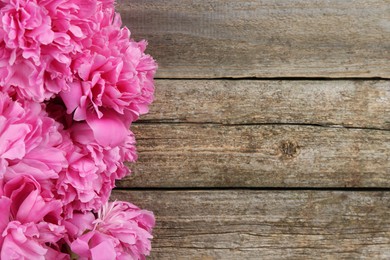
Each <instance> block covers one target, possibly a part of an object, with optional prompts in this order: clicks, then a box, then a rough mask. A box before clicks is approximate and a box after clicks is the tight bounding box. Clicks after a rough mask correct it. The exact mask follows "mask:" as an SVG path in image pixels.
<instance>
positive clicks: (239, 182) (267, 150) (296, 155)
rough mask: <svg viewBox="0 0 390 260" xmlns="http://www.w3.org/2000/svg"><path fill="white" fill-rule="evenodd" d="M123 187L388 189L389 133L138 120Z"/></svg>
mask: <svg viewBox="0 0 390 260" xmlns="http://www.w3.org/2000/svg"><path fill="white" fill-rule="evenodd" d="M133 130H134V132H135V134H136V136H137V139H138V144H137V146H138V151H139V160H138V163H136V164H135V165H133V166H132V168H133V171H134V172H135V173H134V174H133V175H132V176H130V178H126V179H125V180H123V181H121V182H119V183H118V186H120V187H389V186H390V178H389V169H390V160H389V155H390V131H383V130H372V129H347V128H334V127H319V126H300V125H231V126H229V125H218V124H138V125H134V126H133Z"/></svg>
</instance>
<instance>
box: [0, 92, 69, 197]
mask: <svg viewBox="0 0 390 260" xmlns="http://www.w3.org/2000/svg"><path fill="white" fill-rule="evenodd" d="M59 128H60V125H59V124H58V123H56V122H55V121H54V120H53V119H51V118H49V117H48V116H47V114H46V112H45V111H44V110H43V109H42V106H41V105H40V104H37V103H33V102H29V101H13V100H12V99H11V98H10V97H8V95H6V94H4V93H1V92H0V179H2V178H4V179H5V180H10V179H12V178H14V177H17V176H19V175H24V174H29V175H31V176H34V178H35V179H36V180H38V181H39V182H40V183H41V185H42V186H43V187H44V190H46V192H49V193H50V192H51V189H52V184H51V182H52V180H54V179H57V178H58V174H59V172H60V171H62V170H63V169H65V168H66V167H67V165H68V163H67V160H66V157H65V152H64V151H62V150H61V149H60V148H58V146H59V145H60V144H62V143H63V139H62V136H61V133H60V132H59Z"/></svg>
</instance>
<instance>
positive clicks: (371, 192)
mask: <svg viewBox="0 0 390 260" xmlns="http://www.w3.org/2000/svg"><path fill="white" fill-rule="evenodd" d="M117 9H118V10H119V11H120V12H121V14H122V18H123V21H124V23H125V24H126V25H127V26H129V27H130V28H131V30H132V36H133V37H134V38H135V39H138V40H140V39H143V38H146V39H147V40H148V41H149V48H148V52H149V53H150V54H152V55H153V56H154V57H155V58H156V59H157V61H158V63H159V66H160V69H159V71H158V74H157V78H158V79H157V82H156V85H157V87H156V101H155V103H154V105H153V106H152V108H151V111H150V114H149V115H147V116H145V117H143V118H142V120H140V121H139V122H138V123H137V124H135V125H134V126H133V130H134V132H135V133H136V136H137V140H138V151H139V161H138V163H137V164H135V165H130V166H129V167H131V168H132V170H133V172H134V174H133V175H132V176H131V177H129V178H127V179H125V180H123V181H121V182H119V183H118V184H117V185H118V189H117V190H116V191H115V192H114V197H115V198H120V199H124V200H129V201H132V202H134V203H135V204H137V205H139V206H141V207H143V208H146V209H149V210H152V211H154V213H155V215H156V217H157V227H156V229H155V232H154V236H155V239H154V240H153V251H152V254H151V257H150V259H205V260H206V259H207V260H210V259H390V158H389V156H390V81H389V79H390V0H354V1H345V0H278V1H274V0H239V1H237V0H164V1H162V0H122V1H120V0H118V1H117Z"/></svg>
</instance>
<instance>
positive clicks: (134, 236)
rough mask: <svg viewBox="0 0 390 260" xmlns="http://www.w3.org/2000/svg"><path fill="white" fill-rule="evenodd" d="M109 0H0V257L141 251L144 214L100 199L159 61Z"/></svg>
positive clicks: (114, 255)
mask: <svg viewBox="0 0 390 260" xmlns="http://www.w3.org/2000/svg"><path fill="white" fill-rule="evenodd" d="M145 48H146V42H145V41H141V42H135V41H133V40H131V39H130V31H129V30H128V29H127V28H125V27H122V23H121V19H120V16H119V14H117V13H115V10H114V0H0V212H1V214H0V259H3V260H7V259H144V257H145V255H148V254H149V252H150V249H151V244H150V240H151V238H152V236H151V232H152V228H153V226H154V216H153V214H152V213H151V212H149V211H145V210H141V209H140V208H138V207H137V206H135V205H133V204H131V203H129V202H120V201H115V202H108V200H109V197H110V194H111V191H112V189H113V188H114V187H115V181H116V180H118V179H121V178H123V177H125V176H127V175H128V174H129V170H128V169H127V167H126V166H125V165H124V162H125V161H130V162H134V161H135V160H136V159H137V155H136V150H135V138H134V135H133V133H132V132H131V131H130V126H131V123H132V122H133V121H135V120H136V119H138V117H139V116H140V115H142V114H145V113H147V112H148V106H149V105H150V103H151V102H152V100H153V93H154V82H153V77H154V74H155V72H156V69H157V65H156V62H155V61H154V60H153V58H152V57H150V56H149V55H147V54H145V53H144V51H145Z"/></svg>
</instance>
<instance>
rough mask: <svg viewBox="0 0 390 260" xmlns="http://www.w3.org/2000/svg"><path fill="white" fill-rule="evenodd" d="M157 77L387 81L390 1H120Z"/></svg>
mask: <svg viewBox="0 0 390 260" xmlns="http://www.w3.org/2000/svg"><path fill="white" fill-rule="evenodd" d="M117 10H119V11H120V13H121V14H122V19H123V21H124V24H125V25H127V26H129V27H130V29H131V31H132V33H133V37H135V38H136V39H137V40H140V39H143V38H145V39H147V40H148V41H149V43H150V47H149V53H151V54H152V55H153V56H154V57H155V58H156V59H157V61H158V63H159V65H160V69H159V71H158V77H160V78H216V77H235V78H237V77H261V78H265V77H266V78H269V77H271V78H273V77H384V78H389V77H390V66H389V65H390V4H389V1H388V0H370V1H367V0H356V1H352V2H351V1H345V0H329V1H325V0H319V1H312V0H278V1H274V0H258V1H249V0H241V1H236V0H197V1H193V0H181V1H177V0H153V1H145V0H118V1H117Z"/></svg>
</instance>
